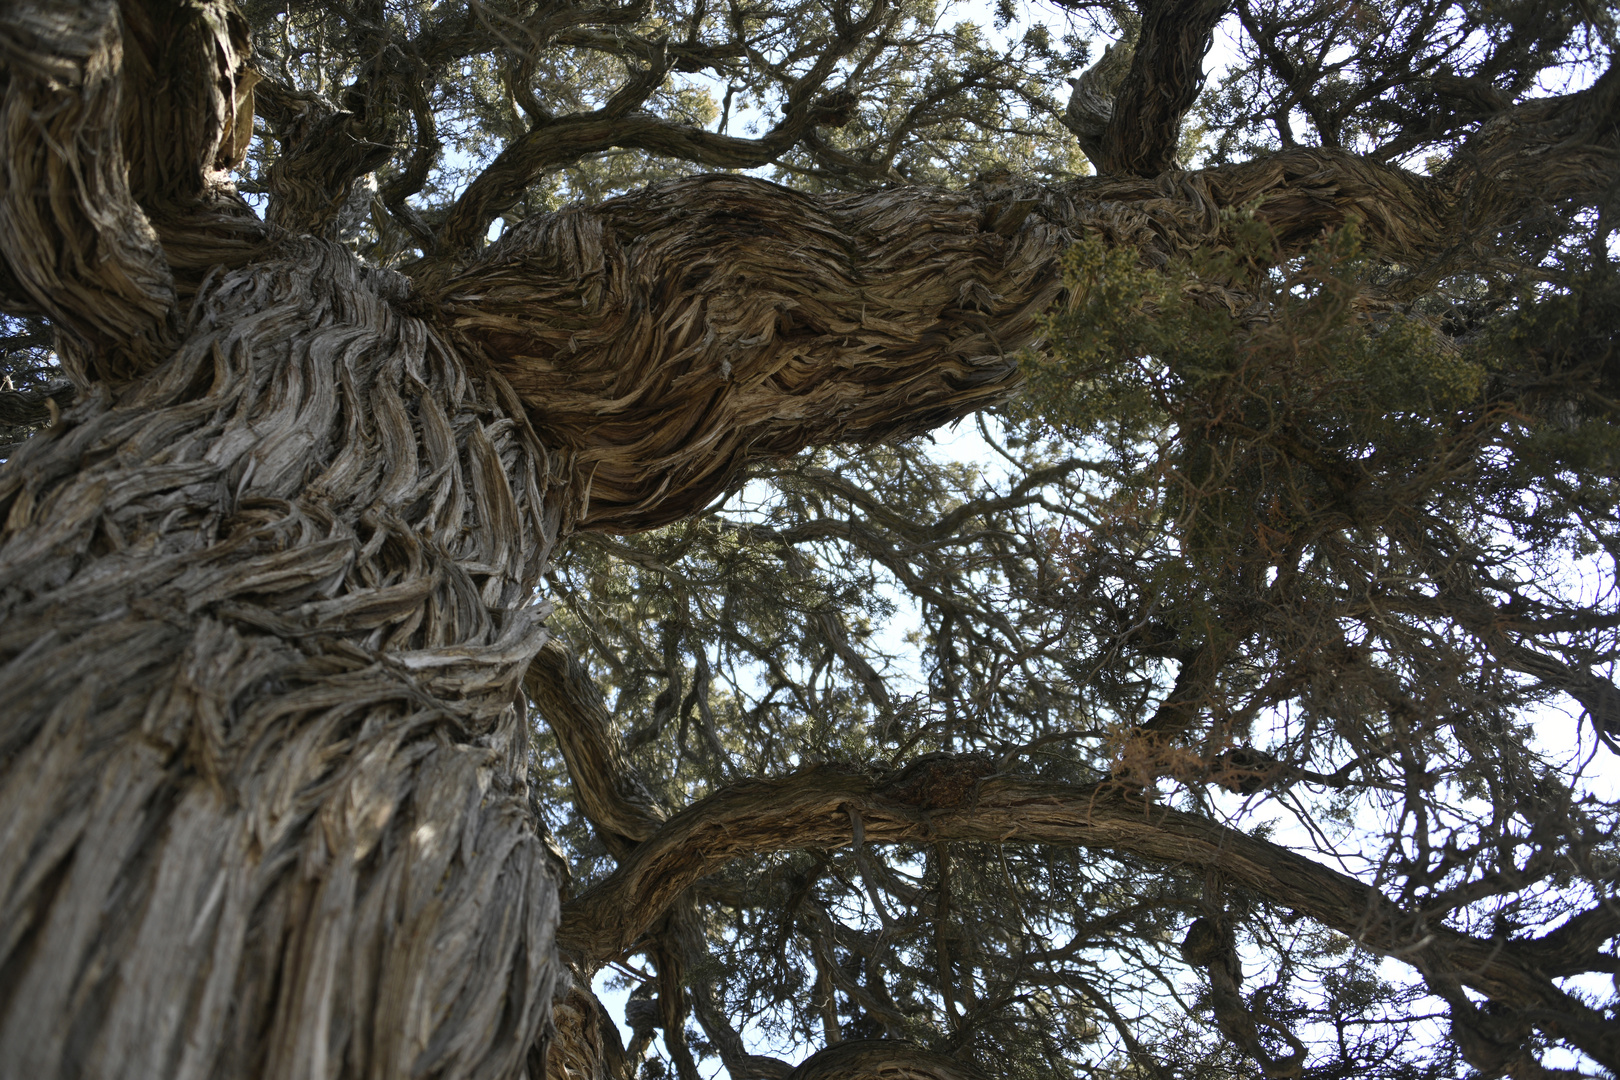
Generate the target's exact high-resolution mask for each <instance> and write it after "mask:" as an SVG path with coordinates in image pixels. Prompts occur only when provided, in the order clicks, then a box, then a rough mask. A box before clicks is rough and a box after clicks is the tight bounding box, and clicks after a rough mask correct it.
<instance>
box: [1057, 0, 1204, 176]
mask: <svg viewBox="0 0 1620 1080" xmlns="http://www.w3.org/2000/svg"><path fill="white" fill-rule="evenodd" d="M1141 7H1142V19H1141V25H1140V27H1138V28H1137V31H1136V33H1135V35H1134V37H1135V40H1134V41H1133V42H1130V43H1127V42H1118V43H1116V44H1114V45H1111V46H1109V48H1108V51H1107V52H1106V53H1104V55H1103V56H1102V58H1101V59H1099V60H1098V61H1097V63H1096V64H1094V65H1093V66H1092V67H1091V68H1090V69H1088V70H1087V71H1086V72H1085V73H1084V74H1082V75H1081V76H1080V77H1079V78H1078V79H1072V80H1070V82H1071V84H1072V85H1073V86H1074V94H1073V96H1072V97H1070V99H1069V106H1068V109H1067V110H1066V111H1065V113H1064V116H1063V123H1064V125H1065V126H1066V127H1068V129H1069V130H1070V131H1072V132H1073V133H1074V136H1075V138H1076V139H1078V140H1079V142H1080V148H1081V149H1082V150H1084V151H1085V154H1086V157H1088V158H1089V159H1091V164H1092V167H1093V168H1095V169H1096V170H1097V172H1098V173H1099V174H1103V175H1108V176H1147V177H1152V176H1158V175H1159V174H1160V173H1162V172H1166V171H1168V170H1170V169H1173V168H1175V165H1176V152H1177V150H1179V149H1180V145H1181V122H1182V120H1183V119H1184V118H1185V117H1186V115H1187V112H1188V111H1189V110H1190V109H1191V108H1192V107H1193V104H1194V102H1196V101H1197V100H1198V92H1199V91H1200V90H1201V89H1203V86H1204V70H1203V64H1204V56H1205V55H1206V54H1207V53H1208V52H1209V46H1210V41H1211V39H1212V35H1213V34H1214V31H1215V26H1216V24H1217V23H1219V22H1220V21H1221V18H1222V17H1223V16H1224V15H1225V14H1226V13H1227V12H1228V11H1229V10H1231V4H1230V3H1229V2H1228V0H1152V2H1149V3H1144V4H1142V5H1141Z"/></svg>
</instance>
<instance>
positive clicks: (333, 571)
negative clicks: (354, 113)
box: [0, 241, 569, 1077]
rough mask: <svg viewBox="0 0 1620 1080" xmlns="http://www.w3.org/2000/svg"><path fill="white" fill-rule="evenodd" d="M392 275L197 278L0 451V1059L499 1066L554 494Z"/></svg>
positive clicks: (508, 1025) (542, 870) (94, 1066)
mask: <svg viewBox="0 0 1620 1080" xmlns="http://www.w3.org/2000/svg"><path fill="white" fill-rule="evenodd" d="M405 295H406V290H405V282H404V281H403V279H401V278H399V277H397V276H396V275H390V274H379V273H373V272H370V271H367V270H364V269H362V268H361V267H359V266H357V265H356V264H355V263H354V262H353V260H352V259H350V258H349V257H348V256H347V255H346V254H345V253H344V252H342V251H341V250H338V249H335V248H332V247H329V246H327V245H324V244H321V243H318V242H314V241H308V242H302V243H300V244H297V245H295V246H292V247H290V248H289V249H288V250H286V251H285V253H284V255H283V257H282V258H281V259H280V260H278V261H273V262H268V263H265V264H261V265H260V266H258V267H257V268H255V269H253V270H251V271H247V270H244V271H237V272H234V273H231V274H228V275H225V276H224V277H222V278H220V279H219V280H217V281H216V282H215V283H214V284H213V285H212V286H211V287H209V288H208V289H206V290H205V292H204V293H203V294H202V296H201V297H200V298H199V300H198V302H197V304H196V305H195V307H194V308H193V311H192V314H191V316H190V320H189V325H187V326H185V327H184V328H183V329H182V333H181V344H180V346H179V347H178V349H177V350H176V351H175V352H174V354H173V355H172V356H171V357H170V358H169V359H168V360H167V361H165V362H164V363H162V364H161V365H160V366H159V367H158V368H157V369H156V370H155V371H154V372H153V373H152V374H151V375H150V376H149V377H147V378H146V379H145V380H144V381H143V382H142V383H141V384H140V385H139V387H138V389H135V390H132V391H131V392H130V393H128V394H127V395H126V396H125V397H123V398H122V399H120V400H117V401H116V402H115V401H113V400H112V399H111V397H110V395H109V394H108V393H107V392H106V390H105V389H98V390H94V391H92V392H91V393H90V394H89V395H88V396H87V398H86V400H84V401H83V402H82V403H81V404H79V405H78V406H77V407H75V408H74V409H73V410H71V411H70V412H69V413H68V415H67V416H66V417H65V418H64V419H63V421H62V422H61V423H60V424H58V425H57V426H56V427H55V428H53V429H51V430H50V431H48V432H46V433H43V434H42V435H40V436H39V437H37V438H36V439H35V440H33V441H32V442H30V443H28V444H27V445H25V446H24V447H23V448H22V449H21V451H20V452H19V453H18V454H17V455H16V458H15V460H13V461H12V462H10V463H9V464H8V466H7V467H6V469H5V470H4V472H3V473H0V515H3V519H4V527H3V534H0V612H3V621H0V627H3V628H4V629H3V630H0V665H3V668H0V718H3V720H0V822H3V825H0V830H3V832H0V837H3V839H0V904H3V907H0V935H3V936H0V1016H3V1018H4V1019H3V1025H0V1075H5V1076H16V1077H24V1076H28V1077H46V1076H58V1075H60V1076H105V1077H111V1076H130V1077H157V1076H164V1077H230V1076H285V1077H325V1076H339V1075H343V1076H374V1077H395V1076H406V1075H410V1076H443V1077H485V1076H488V1077H497V1076H499V1077H510V1076H515V1075H519V1074H520V1073H521V1071H522V1069H523V1059H524V1056H525V1054H526V1053H527V1051H528V1049H529V1047H530V1046H531V1045H532V1044H533V1042H534V1040H535V1038H536V1036H537V1035H538V1034H539V1033H540V1032H541V1030H542V1026H543V1025H544V1024H545V1022H546V1018H547V1015H548V1007H549V1001H550V997H551V992H552V983H553V980H554V977H555V971H556V966H555V960H554V958H553V955H554V951H553V947H552V938H553V931H554V926H555V923H556V920H557V880H558V879H557V875H556V873H555V871H554V869H553V867H552V866H550V865H549V864H548V859H549V856H548V854H547V849H546V848H545V846H544V845H543V844H542V843H541V842H540V840H539V838H538V837H537V836H536V833H535V825H534V822H533V821H532V819H531V815H530V813H529V811H528V809H527V802H526V797H527V793H526V790H525V786H524V775H525V757H526V753H527V740H526V726H525V722H524V718H523V714H522V710H521V706H520V705H519V704H518V702H519V701H520V699H519V698H518V696H517V695H518V684H519V679H520V677H521V675H522V672H523V670H524V668H525V666H526V665H527V664H528V661H529V659H530V657H532V656H533V654H534V653H535V651H536V650H537V649H538V648H539V647H540V645H541V644H542V643H543V641H544V636H545V632H544V630H543V628H542V626H541V619H542V617H543V616H544V614H545V610H546V609H545V606H544V605H542V604H537V603H536V602H535V600H534V593H535V586H536V584H537V583H538V582H539V580H540V576H541V573H542V571H543V569H544V567H545V564H546V559H547V557H548V555H549V554H550V552H551V551H552V549H553V547H554V545H555V543H556V541H557V538H558V536H559V534H560V532H561V531H562V530H563V529H564V528H565V527H566V524H567V523H566V522H565V521H564V520H563V519H562V509H561V508H562V507H564V506H566V505H568V504H569V500H567V499H564V498H559V497H557V493H555V492H551V491H548V490H547V483H548V478H549V477H551V476H552V475H553V470H552V467H551V461H550V459H549V458H548V456H547V453H546V451H545V450H544V449H543V448H542V447H541V446H540V444H539V443H538V442H537V441H536V439H535V436H534V434H533V432H532V431H531V429H530V427H529V424H528V421H527V420H526V419H525V416H524V412H523V409H522V408H521V406H520V405H519V404H518V403H517V401H516V398H515V397H514V396H513V394H512V392H511V391H510V389H509V387H507V385H506V384H505V383H504V382H503V381H502V380H501V379H500V377H499V376H497V375H494V374H493V373H492V372H490V371H488V370H485V369H482V368H480V367H479V366H478V365H476V364H474V363H468V362H466V361H465V360H464V359H463V355H462V353H461V352H460V351H458V350H457V349H455V348H453V347H451V346H450V345H449V344H447V343H446V341H445V340H444V339H443V338H442V337H440V336H439V335H437V334H436V333H435V332H434V331H433V330H432V329H430V328H429V327H428V326H427V325H426V324H425V323H424V322H422V321H421V320H419V319H417V318H414V317H412V316H410V315H406V314H402V313H401V310H400V308H401V303H402V301H403V300H404V299H405Z"/></svg>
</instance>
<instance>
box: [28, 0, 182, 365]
mask: <svg viewBox="0 0 1620 1080" xmlns="http://www.w3.org/2000/svg"><path fill="white" fill-rule="evenodd" d="M123 61H124V49H123V43H122V41H121V40H120V38H119V19H118V11H117V6H116V5H115V4H114V3H113V2H112V0H99V2H87V3H83V4H59V3H53V2H51V0H41V2H38V3H8V4H7V5H6V8H5V10H4V12H3V13H0V64H3V66H4V74H5V84H4V87H3V88H0V236H3V237H4V238H5V242H4V243H3V244H0V260H3V262H0V295H3V297H4V299H5V301H6V305H7V308H8V309H9V310H12V311H17V310H32V311H36V312H38V313H40V314H41V315H44V316H46V317H47V318H49V319H50V320H51V322H52V323H53V324H54V325H55V326H57V327H58V328H59V329H61V330H62V331H64V332H65V333H66V334H67V335H70V337H71V338H72V339H76V342H70V343H76V344H77V345H78V348H71V349H67V350H64V351H63V356H62V359H63V363H64V366H66V367H67V368H68V370H69V372H70V373H71V374H72V375H73V377H74V378H75V379H76V380H78V381H80V382H81V383H82V382H85V381H88V380H89V379H91V378H108V379H114V380H118V379H126V378H129V377H131V376H133V375H134V374H136V373H137V372H138V371H140V370H141V369H142V368H143V367H144V366H145V365H146V364H147V363H148V362H149V360H150V358H151V356H152V355H154V354H155V352H157V351H159V350H161V349H162V348H163V347H164V346H165V345H166V343H167V342H168V340H169V329H170V328H169V325H168V320H169V317H170V313H171V310H172V308H173V305H174V282H173V280H172V279H171V277H170V274H169V266H168V263H167V262H166V261H165V259H164V257H163V252H162V250H161V248H160V247H159V246H158V239H157V234H156V233H155V232H154V231H153V229H152V226H151V223H150V222H149V221H148V220H147V217H146V214H145V212H144V211H142V209H141V208H140V206H139V205H138V204H137V203H136V200H135V196H134V194H133V193H132V192H131V191H130V186H129V178H128V173H127V170H126V167H125V156H124V140H123V137H122V134H121V131H120V127H121V124H120V120H121V108H122V93H123V80H122V74H123Z"/></svg>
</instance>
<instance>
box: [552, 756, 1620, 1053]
mask: <svg viewBox="0 0 1620 1080" xmlns="http://www.w3.org/2000/svg"><path fill="white" fill-rule="evenodd" d="M959 769H960V770H961V771H962V775H963V777H964V778H966V779H967V780H968V782H969V784H970V785H971V783H972V778H973V777H975V776H976V775H978V774H980V773H981V772H982V766H981V764H980V763H979V761H978V759H973V758H969V759H965V760H963V761H962V762H961V763H960V764H959ZM949 772H950V765H949V762H946V761H936V762H934V763H933V768H932V770H931V774H930V775H931V777H932V776H934V774H938V775H939V776H944V775H946V774H948V773H949ZM915 779H916V778H915V776H913V775H911V770H908V771H906V772H902V773H901V774H900V775H899V776H898V777H895V778H892V779H884V778H875V777H873V776H871V775H869V774H866V773H861V772H854V771H850V770H846V769H837V768H832V767H823V768H817V769H811V770H807V771H805V772H801V773H796V774H794V775H792V776H787V777H783V778H781V779H779V780H758V781H752V782H749V783H744V784H738V785H737V786H735V787H732V788H728V789H726V790H725V791H721V792H719V793H717V794H715V795H712V796H710V797H709V798H707V799H704V800H703V801H701V802H699V803H696V804H694V805H693V806H691V807H689V808H688V809H687V810H685V811H683V812H682V813H680V814H677V815H676V816H675V817H673V818H671V819H670V821H669V823H668V824H666V825H665V826H664V827H663V828H662V829H661V830H659V832H658V833H657V834H656V835H655V836H653V837H652V839H650V840H648V841H647V842H645V843H643V844H642V845H640V846H639V847H637V848H636V849H635V850H634V851H633V852H632V853H631V854H630V856H629V857H628V858H627V859H626V860H625V861H624V862H623V863H621V865H620V867H619V869H618V870H617V871H615V872H614V874H613V875H612V876H610V877H609V878H608V879H607V880H606V881H604V882H602V883H601V884H600V885H598V886H596V887H595V888H594V889H591V890H590V891H589V892H587V893H585V894H583V895H582V896H579V897H577V898H575V899H574V900H572V901H570V902H569V903H568V904H567V905H566V906H565V907H564V909H563V919H562V925H561V926H560V928H559V929H558V931H557V941H558V944H559V945H560V946H561V947H563V948H564V949H567V950H569V951H571V952H573V953H575V954H576V955H579V956H582V957H584V958H586V959H587V960H596V961H599V960H603V959H607V958H610V957H613V956H617V955H620V954H622V953H624V952H625V951H627V950H629V949H630V948H631V947H632V946H633V944H634V943H635V941H636V939H637V938H638V937H639V936H640V935H641V934H642V933H643V931H645V930H646V929H647V927H649V926H650V925H652V923H654V922H655V921H656V920H657V919H658V918H659V916H660V915H661V914H662V913H663V911H664V910H665V909H666V908H667V907H668V906H669V905H670V904H671V903H672V902H673V901H674V900H675V898H676V897H678V896H679V895H680V894H681V893H682V892H684V891H685V890H686V889H688V888H690V887H691V886H692V885H693V884H695V883H696V882H697V881H698V880H699V879H700V878H703V877H705V876H707V875H709V874H712V873H714V872H715V871H716V870H718V869H720V868H721V867H722V866H724V865H725V864H726V863H728V862H730V861H731V860H732V859H736V858H740V857H743V856H748V855H758V854H765V853H769V852H775V851H787V850H796V849H801V848H807V847H822V848H830V847H842V846H844V845H847V844H850V843H852V842H853V840H854V825H853V822H854V820H856V818H855V817H854V816H852V812H853V814H854V815H858V820H859V821H860V823H861V826H862V829H863V832H864V836H865V839H866V841H867V842H869V843H891V844H892V843H903V842H909V843H921V842H929V843H932V842H936V841H941V840H959V841H960V840H967V841H977V842H982V843H1040V844H1062V845H1080V846H1083V847H1088V848H1093V849H1096V850H1099V851H1104V852H1111V853H1116V854H1123V855H1133V856H1137V857H1139V858H1145V859H1149V860H1152V861H1154V862H1157V863H1161V864H1164V865H1167V866H1178V867H1186V868H1189V869H1195V870H1220V871H1221V872H1222V873H1223V874H1226V875H1228V876H1230V877H1232V878H1233V879H1235V880H1241V881H1242V882H1243V883H1244V886H1245V888H1248V889H1251V890H1253V891H1254V892H1256V893H1258V894H1260V895H1261V896H1264V897H1266V898H1267V899H1269V900H1271V901H1273V902H1274V903H1277V904H1281V905H1285V906H1288V907H1291V908H1293V909H1294V910H1296V911H1298V912H1300V913H1301V914H1304V915H1308V916H1309V917H1311V918H1312V919H1315V920H1316V921H1318V922H1320V923H1322V924H1323V925H1325V926H1328V927H1331V928H1332V929H1334V930H1337V931H1339V932H1340V933H1342V934H1344V935H1346V936H1347V937H1349V938H1351V939H1352V940H1354V941H1356V942H1358V943H1359V944H1361V945H1363V946H1365V947H1367V948H1369V949H1371V950H1373V951H1374V952H1378V953H1382V954H1384V955H1388V956H1395V957H1397V958H1399V959H1401V960H1402V961H1403V962H1405V963H1409V964H1412V965H1413V966H1415V967H1417V968H1418V969H1419V970H1420V971H1422V972H1424V973H1425V974H1426V975H1429V974H1433V975H1439V976H1443V977H1448V978H1451V979H1454V980H1456V981H1458V982H1460V983H1462V984H1463V985H1466V986H1469V987H1471V988H1473V989H1475V990H1478V991H1480V992H1481V993H1483V994H1486V995H1488V996H1489V997H1490V998H1491V999H1493V1000H1496V1001H1499V1002H1502V1003H1505V1004H1508V1005H1511V1006H1513V1007H1514V1008H1517V1009H1522V1010H1530V1011H1536V1012H1538V1013H1539V1014H1540V1015H1542V1016H1546V1017H1548V1020H1547V1021H1546V1027H1547V1030H1548V1032H1549V1033H1550V1034H1553V1035H1555V1036H1556V1037H1559V1038H1565V1039H1568V1040H1569V1041H1570V1042H1571V1043H1573V1044H1574V1045H1576V1046H1579V1047H1580V1048H1581V1049H1583V1050H1585V1051H1586V1052H1587V1053H1589V1054H1591V1055H1592V1056H1593V1057H1594V1058H1596V1059H1597V1060H1599V1061H1605V1060H1608V1061H1612V1060H1614V1059H1615V1057H1616V1055H1620V1032H1616V1031H1614V1030H1613V1028H1612V1025H1610V1024H1609V1023H1608V1022H1607V1021H1606V1020H1605V1018H1604V1017H1603V1015H1602V1014H1601V1013H1599V1012H1598V1011H1596V1010H1594V1009H1591V1008H1589V1007H1587V1006H1585V1005H1583V1004H1582V1003H1581V1002H1579V1001H1577V1000H1576V999H1574V998H1572V997H1570V996H1569V995H1567V994H1565V993H1563V991H1561V990H1559V989H1558V987H1557V986H1555V985H1554V984H1553V982H1552V980H1551V979H1550V978H1548V977H1547V975H1546V974H1545V973H1544V969H1543V963H1542V962H1543V958H1542V957H1540V956H1539V955H1538V954H1536V953H1535V952H1534V951H1533V950H1532V949H1528V948H1526V946H1524V945H1523V944H1520V943H1514V944H1504V943H1502V942H1495V941H1481V940H1478V939H1476V938H1471V937H1467V936H1465V935H1463V934H1460V933H1457V932H1456V931H1453V930H1449V929H1446V928H1445V927H1443V926H1437V925H1429V924H1427V923H1425V921H1424V920H1423V919H1422V918H1421V916H1418V915H1414V914H1411V913H1408V912H1405V911H1402V910H1401V909H1399V908H1397V907H1396V906H1395V905H1394V904H1392V903H1391V902H1390V901H1389V900H1387V899H1386V898H1385V897H1384V896H1383V894H1381V893H1380V892H1378V891H1377V890H1376V889H1373V888H1371V887H1369V886H1366V885H1363V884H1362V883H1361V882H1359V881H1357V880H1355V879H1354V878H1352V877H1349V876H1347V875H1345V874H1341V873H1339V872H1338V871H1336V870H1332V869H1329V868H1328V867H1326V866H1322V865H1321V864H1319V863H1315V862H1312V861H1311V860H1309V859H1306V858H1304V857H1303V856H1300V855H1296V854H1294V853H1293V852H1291V851H1289V850H1288V849H1286V848H1283V847H1280V846H1278V845H1276V844H1272V843H1268V842H1266V841H1264V840H1256V839H1255V838H1253V837H1251V836H1248V835H1246V834H1244V833H1241V832H1238V831H1236V830H1234V829H1228V828H1224V827H1222V826H1221V825H1218V824H1216V823H1214V822H1212V821H1209V820H1207V819H1204V818H1200V817H1197V816H1194V815H1192V814H1184V813H1181V812H1179V811H1176V810H1171V809H1169V808H1167V807H1163V806H1155V805H1148V804H1144V803H1143V802H1141V801H1140V800H1139V799H1137V798H1135V797H1131V796H1128V795H1127V794H1126V793H1125V792H1124V789H1122V788H1121V787H1120V786H1119V785H1117V784H1097V785H1091V786H1087V787H1070V786H1065V785H1058V784H1043V783H1035V782H1031V781H1025V780H1019V779H1015V778H1012V777H991V778H988V779H984V780H982V781H980V782H978V783H977V786H976V789H975V790H974V791H973V793H972V794H971V795H970V796H968V797H965V798H963V797H959V788H960V785H951V784H946V783H940V782H938V781H937V780H936V781H935V782H933V783H931V784H930V785H928V790H940V791H945V792H947V793H948V794H949V797H946V798H943V799H940V800H919V799H917V798H915V787H916V785H915V784H914V783H912V781H914V780H915ZM1543 1010H1544V1011H1543ZM1563 1018H1568V1019H1567V1020H1566V1019H1563Z"/></svg>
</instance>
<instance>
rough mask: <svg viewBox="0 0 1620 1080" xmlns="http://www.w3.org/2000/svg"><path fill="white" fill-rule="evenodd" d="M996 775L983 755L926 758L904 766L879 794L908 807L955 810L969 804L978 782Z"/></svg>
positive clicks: (952, 755) (936, 755) (937, 755)
mask: <svg viewBox="0 0 1620 1080" xmlns="http://www.w3.org/2000/svg"><path fill="white" fill-rule="evenodd" d="M995 771H996V766H995V762H993V761H992V760H991V759H990V758H989V757H987V756H985V755H982V754H970V755H963V756H958V755H956V754H929V755H928V756H926V757H921V758H918V759H917V760H916V761H914V762H912V763H911V764H910V765H907V766H906V767H905V768H904V769H902V770H901V771H900V774H899V775H898V776H896V777H895V778H894V779H893V780H890V781H888V782H887V783H885V784H884V785H883V786H882V787H881V788H880V789H879V791H880V792H881V793H882V794H883V795H884V796H885V797H886V798H889V799H893V800H894V801H895V802H898V803H904V804H905V805H907V806H915V807H919V808H921V809H923V810H954V809H956V808H957V807H959V806H961V805H963V804H964V803H966V802H967V801H968V798H969V797H970V796H971V795H972V794H973V789H974V787H975V785H977V784H978V782H979V781H980V780H982V779H984V778H985V777H986V776H989V775H990V774H991V773H993V772H995Z"/></svg>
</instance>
